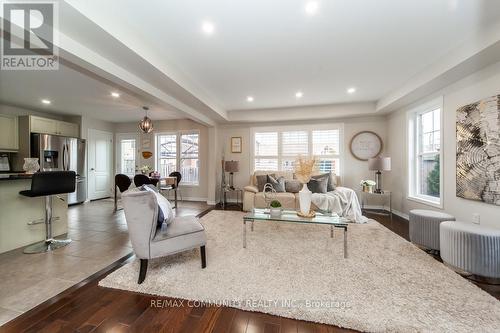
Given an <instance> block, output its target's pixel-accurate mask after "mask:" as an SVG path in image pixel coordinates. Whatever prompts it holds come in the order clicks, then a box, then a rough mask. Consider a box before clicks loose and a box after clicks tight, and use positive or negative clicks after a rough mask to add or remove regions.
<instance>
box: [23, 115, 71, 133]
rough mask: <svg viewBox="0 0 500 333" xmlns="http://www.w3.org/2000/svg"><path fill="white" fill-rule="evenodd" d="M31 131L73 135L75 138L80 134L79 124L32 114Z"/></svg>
mask: <svg viewBox="0 0 500 333" xmlns="http://www.w3.org/2000/svg"><path fill="white" fill-rule="evenodd" d="M30 131H31V132H32V133H44V134H54V135H62V136H71V137H74V138H78V137H79V136H80V135H79V131H78V124H74V123H68V122H66V121H60V120H54V119H48V118H42V117H37V116H30Z"/></svg>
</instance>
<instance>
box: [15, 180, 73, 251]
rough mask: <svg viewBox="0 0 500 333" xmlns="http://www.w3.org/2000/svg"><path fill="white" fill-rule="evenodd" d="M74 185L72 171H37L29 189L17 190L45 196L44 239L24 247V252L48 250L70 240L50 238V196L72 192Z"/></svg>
mask: <svg viewBox="0 0 500 333" xmlns="http://www.w3.org/2000/svg"><path fill="white" fill-rule="evenodd" d="M75 185H76V173H75V172H74V171H47V172H37V173H34V174H33V177H32V178H31V190H26V191H21V192H19V194H21V195H24V196H26V197H30V198H37V197H45V240H44V241H41V242H38V243H35V244H33V245H30V246H28V247H26V248H25V249H24V253H43V252H48V251H52V250H55V249H58V248H60V247H63V246H66V245H68V244H69V243H70V242H71V239H54V238H52V196H53V195H57V194H64V193H71V192H74V191H75Z"/></svg>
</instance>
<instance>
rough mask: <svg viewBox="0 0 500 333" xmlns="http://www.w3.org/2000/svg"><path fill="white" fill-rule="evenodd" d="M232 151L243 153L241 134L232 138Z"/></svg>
mask: <svg viewBox="0 0 500 333" xmlns="http://www.w3.org/2000/svg"><path fill="white" fill-rule="evenodd" d="M231 153H241V136H233V137H232V138H231Z"/></svg>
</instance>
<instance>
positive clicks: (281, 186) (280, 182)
mask: <svg viewBox="0 0 500 333" xmlns="http://www.w3.org/2000/svg"><path fill="white" fill-rule="evenodd" d="M267 182H268V183H269V184H271V185H272V187H273V188H274V190H275V191H276V192H285V177H283V176H281V177H278V178H274V177H273V176H271V175H267Z"/></svg>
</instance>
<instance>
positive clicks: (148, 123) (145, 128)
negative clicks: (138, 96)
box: [139, 106, 153, 133]
mask: <svg viewBox="0 0 500 333" xmlns="http://www.w3.org/2000/svg"><path fill="white" fill-rule="evenodd" d="M142 109H143V110H144V113H145V115H144V118H142V120H141V121H140V122H139V128H140V129H141V131H142V133H150V132H151V131H152V130H153V121H152V120H151V119H149V118H148V110H149V108H148V107H147V106H143V107H142Z"/></svg>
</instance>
